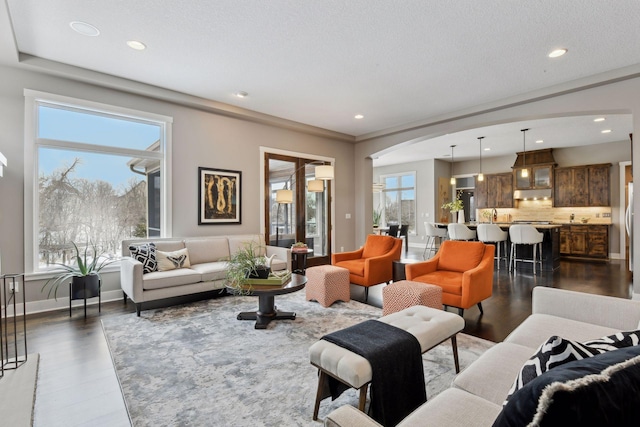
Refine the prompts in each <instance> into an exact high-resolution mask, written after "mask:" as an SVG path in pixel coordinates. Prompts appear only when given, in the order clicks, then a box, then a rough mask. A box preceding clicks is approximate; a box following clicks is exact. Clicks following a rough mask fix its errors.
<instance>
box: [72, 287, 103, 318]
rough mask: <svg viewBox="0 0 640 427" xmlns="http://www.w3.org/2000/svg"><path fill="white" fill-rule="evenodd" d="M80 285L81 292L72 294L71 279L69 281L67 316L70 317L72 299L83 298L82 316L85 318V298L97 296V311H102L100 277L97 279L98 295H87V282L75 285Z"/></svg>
mask: <svg viewBox="0 0 640 427" xmlns="http://www.w3.org/2000/svg"><path fill="white" fill-rule="evenodd" d="M76 286H81V287H82V292H78V295H74V292H73V290H74V289H73V287H74V286H73V280H72V281H71V282H69V317H71V302H73V301H74V300H79V299H81V300H84V318H85V319H86V318H87V299H88V298H95V297H98V313H101V312H102V292H101V290H102V283H101V281H100V279H98V295H95V296H87V291H88V289H87V284H86V282H83V283H82V285H76Z"/></svg>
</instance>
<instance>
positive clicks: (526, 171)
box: [520, 128, 529, 178]
mask: <svg viewBox="0 0 640 427" xmlns="http://www.w3.org/2000/svg"><path fill="white" fill-rule="evenodd" d="M528 130H529V129H528V128H527V129H520V131H521V132H522V171H521V172H520V176H521V177H523V178H528V177H529V169H527V148H526V146H525V140H524V137H525V133H526V132H527V131H528Z"/></svg>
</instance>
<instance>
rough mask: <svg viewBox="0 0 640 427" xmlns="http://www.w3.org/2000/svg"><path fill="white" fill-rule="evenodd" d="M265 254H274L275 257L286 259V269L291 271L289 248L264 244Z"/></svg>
mask: <svg viewBox="0 0 640 427" xmlns="http://www.w3.org/2000/svg"><path fill="white" fill-rule="evenodd" d="M266 248H267V256H268V257H270V256H271V255H275V256H276V258H277V259H280V260H283V261H287V270H289V271H291V249H289V248H281V247H279V246H266Z"/></svg>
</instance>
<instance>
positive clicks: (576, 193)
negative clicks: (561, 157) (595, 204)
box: [570, 166, 589, 206]
mask: <svg viewBox="0 0 640 427" xmlns="http://www.w3.org/2000/svg"><path fill="white" fill-rule="evenodd" d="M571 169H572V171H573V185H572V187H573V199H572V204H571V205H570V206H589V179H588V172H587V168H586V167H583V166H580V167H575V168H571Z"/></svg>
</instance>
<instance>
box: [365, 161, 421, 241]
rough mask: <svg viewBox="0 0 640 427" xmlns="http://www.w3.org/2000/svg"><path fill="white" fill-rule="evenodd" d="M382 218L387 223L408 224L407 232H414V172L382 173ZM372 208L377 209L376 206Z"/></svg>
mask: <svg viewBox="0 0 640 427" xmlns="http://www.w3.org/2000/svg"><path fill="white" fill-rule="evenodd" d="M381 178H382V182H383V183H384V190H382V200H381V204H382V206H381V207H382V209H383V213H382V215H383V220H384V222H385V223H386V224H387V225H389V224H398V225H403V224H408V225H409V233H413V234H415V233H416V174H415V172H405V173H402V174H394V175H382V176H381ZM374 208H376V209H378V208H377V207H376V206H374Z"/></svg>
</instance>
